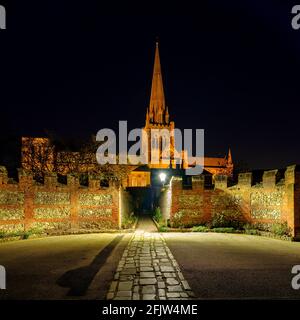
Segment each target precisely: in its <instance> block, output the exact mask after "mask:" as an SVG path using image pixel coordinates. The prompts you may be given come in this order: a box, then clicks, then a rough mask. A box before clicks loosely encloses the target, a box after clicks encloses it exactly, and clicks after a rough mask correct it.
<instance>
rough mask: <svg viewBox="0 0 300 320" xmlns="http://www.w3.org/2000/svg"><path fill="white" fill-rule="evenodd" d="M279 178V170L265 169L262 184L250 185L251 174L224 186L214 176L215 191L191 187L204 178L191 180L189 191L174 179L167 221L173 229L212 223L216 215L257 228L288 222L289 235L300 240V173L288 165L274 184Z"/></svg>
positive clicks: (177, 178) (224, 181)
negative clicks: (258, 226) (283, 174)
mask: <svg viewBox="0 0 300 320" xmlns="http://www.w3.org/2000/svg"><path fill="white" fill-rule="evenodd" d="M278 177H279V174H278V170H268V171H265V172H264V173H263V177H262V181H261V182H257V183H256V184H255V185H252V173H251V172H247V173H240V174H239V176H238V183H237V184H235V185H233V186H231V187H227V177H226V176H225V177H224V176H220V175H216V176H214V182H215V188H214V189H211V188H206V187H205V186H204V188H195V187H194V186H195V183H199V181H203V179H204V175H203V176H202V178H199V177H193V179H192V183H193V188H191V189H186V188H185V189H183V187H182V178H180V177H176V178H175V177H173V179H172V181H171V183H170V197H171V201H170V206H169V208H168V211H167V212H168V215H167V216H166V218H167V219H170V221H171V225H173V226H193V225H197V224H203V223H211V221H212V219H213V217H215V215H222V219H224V217H225V218H226V216H228V217H230V218H231V219H232V218H233V219H240V220H241V221H243V222H245V221H248V222H249V223H253V224H256V225H257V224H261V225H272V224H273V223H278V222H280V223H282V222H287V224H288V227H289V228H290V230H291V235H292V236H293V237H295V238H296V237H300V172H299V170H297V167H296V166H289V167H287V168H286V170H285V178H284V179H280V180H279V181H278V182H277V181H276V180H277V179H278ZM201 179H202V180H201ZM196 181H197V182H196ZM163 196H164V195H163ZM163 215H164V216H165V215H166V212H163Z"/></svg>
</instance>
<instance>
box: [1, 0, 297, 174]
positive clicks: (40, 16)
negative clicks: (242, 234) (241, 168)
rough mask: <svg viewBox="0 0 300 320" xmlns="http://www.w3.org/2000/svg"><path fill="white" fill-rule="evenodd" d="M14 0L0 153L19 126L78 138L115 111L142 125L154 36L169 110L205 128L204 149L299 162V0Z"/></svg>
mask: <svg viewBox="0 0 300 320" xmlns="http://www.w3.org/2000/svg"><path fill="white" fill-rule="evenodd" d="M8 2H9V3H7V4H6V10H7V30H0V62H1V69H0V108H1V111H0V112H1V113H0V115H1V125H0V133H1V139H0V141H1V152H2V158H3V154H5V153H7V152H11V150H13V148H8V145H10V144H12V143H13V141H17V140H18V139H19V137H20V136H22V135H25V136H26V135H33V136H43V135H45V133H47V132H48V133H49V132H50V133H55V134H56V135H58V136H62V137H66V138H68V139H73V140H74V141H75V140H76V141H77V140H79V139H82V138H85V137H88V136H90V135H91V134H95V133H96V132H97V131H98V130H99V129H102V128H105V127H108V128H113V129H114V128H117V125H118V121H119V120H128V121H129V127H130V128H135V127H142V126H143V125H144V122H145V112H146V108H147V106H148V103H149V97H150V86H151V78H152V67H153V60H154V50H155V40H156V37H158V38H159V42H160V55H161V63H162V72H163V79H164V86H165V95H166V101H167V105H168V106H169V112H170V117H171V120H174V121H175V125H176V127H178V128H181V129H183V128H194V129H196V128H200V129H203V128H204V129H205V152H206V155H208V156H219V155H224V154H226V153H227V150H228V147H231V149H232V154H233V160H234V161H235V162H241V163H242V162H243V163H247V164H248V165H249V166H250V167H251V168H277V167H278V168H279V167H285V166H287V165H290V164H294V163H298V164H300V149H299V140H300V94H299V92H300V79H299V75H300V30H298V31H295V30H293V29H292V27H291V19H292V14H291V8H292V6H293V5H294V4H297V1H295V2H291V3H288V1H269V0H260V1H255V0H242V1H241V0H239V1H233V0H228V1H224V0H220V1H204V0H202V1H197V2H198V3H200V4H201V5H200V6H198V7H193V6H188V4H187V2H185V1H184V2H181V5H180V6H179V5H176V4H175V2H170V3H169V4H168V6H167V5H166V2H165V1H160V4H155V2H152V3H151V6H149V7H147V6H143V7H137V6H132V5H129V4H128V3H127V2H126V1H123V2H122V3H123V4H122V6H120V5H119V4H117V3H112V2H111V5H110V7H107V6H103V1H84V2H82V3H81V5H80V6H79V5H76V4H75V3H74V2H72V1H69V2H66V1H62V0H60V1H47V0H42V1H39V3H35V4H33V3H32V2H31V1H8ZM162 2H164V3H165V5H164V7H162ZM298 2H299V3H298V4H300V1H298ZM142 3H143V1H141V2H140V5H141V4H142ZM0 4H2V5H5V1H1V0H0ZM184 4H185V6H184ZM15 139H16V140H15ZM6 159H7V155H6Z"/></svg>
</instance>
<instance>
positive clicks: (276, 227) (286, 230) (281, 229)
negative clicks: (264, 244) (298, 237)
mask: <svg viewBox="0 0 300 320" xmlns="http://www.w3.org/2000/svg"><path fill="white" fill-rule="evenodd" d="M270 231H271V232H272V233H274V234H275V235H277V236H289V235H290V234H291V228H290V227H289V226H288V224H287V222H278V223H274V224H272V225H271V228H270Z"/></svg>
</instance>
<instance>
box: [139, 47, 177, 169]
mask: <svg viewBox="0 0 300 320" xmlns="http://www.w3.org/2000/svg"><path fill="white" fill-rule="evenodd" d="M174 127H175V124H174V122H173V121H170V116H169V110H168V107H167V106H166V101H165V94H164V86H163V79H162V72H161V64H160V56H159V47H158V42H156V48H155V57H154V67H153V76H152V86H151V95H150V102H149V106H148V108H147V113H146V123H145V127H144V130H145V131H146V133H147V139H148V163H149V166H150V167H151V168H167V167H169V166H170V162H169V163H168V164H162V163H161V160H162V152H161V151H162V145H163V139H164V136H163V134H162V135H159V133H158V131H159V130H161V129H166V130H167V131H168V132H169V134H170V136H171V138H170V158H171V159H173V157H174V138H173V137H172V134H171V132H173V130H174ZM151 129H158V130H154V131H155V132H153V130H152V134H154V136H153V137H152V139H151ZM156 131H157V133H156ZM161 132H162V131H161ZM153 153H155V154H156V155H155V157H158V159H159V163H156V164H153V163H151V159H153V158H154V155H153Z"/></svg>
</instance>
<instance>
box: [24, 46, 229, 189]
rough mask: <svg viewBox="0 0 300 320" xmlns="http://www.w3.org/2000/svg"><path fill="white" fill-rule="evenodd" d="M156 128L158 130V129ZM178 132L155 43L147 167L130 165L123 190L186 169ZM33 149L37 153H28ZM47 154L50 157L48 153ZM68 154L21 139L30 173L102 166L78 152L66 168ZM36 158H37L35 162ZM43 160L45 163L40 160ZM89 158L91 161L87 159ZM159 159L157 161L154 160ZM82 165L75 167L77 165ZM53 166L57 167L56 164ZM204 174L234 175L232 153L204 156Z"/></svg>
mask: <svg viewBox="0 0 300 320" xmlns="http://www.w3.org/2000/svg"><path fill="white" fill-rule="evenodd" d="M155 129H156V130H155ZM174 129H175V123H174V121H171V118H170V114H169V109H168V106H167V105H166V100H165V94H164V86H163V79H162V71H161V63H160V55H159V46H158V43H156V48H155V57H154V67H153V76H152V86H151V95H150V102H149V105H148V108H147V110H146V121H145V126H144V127H143V132H144V134H143V137H144V139H147V140H148V141H147V146H148V152H147V157H148V159H147V160H148V161H147V162H148V165H143V166H131V165H129V166H130V168H131V169H130V170H129V173H128V175H127V178H126V179H123V182H122V184H123V186H124V187H147V186H150V185H151V172H153V170H155V171H156V170H163V169H165V170H167V169H176V168H177V167H178V163H179V160H180V163H179V166H180V168H181V169H187V168H188V167H189V164H188V154H187V152H186V151H185V150H183V151H177V150H176V148H175V141H174V135H173V131H174ZM161 130H162V131H164V132H167V133H168V134H169V135H168V137H166V139H169V140H168V143H169V146H168V150H169V154H168V161H167V162H166V161H163V160H164V159H163V155H162V145H163V139H164V136H163V135H162V134H161V133H159V132H161ZM153 131H154V132H157V136H156V137H155V136H154V139H153V137H152V136H151V133H152V132H153ZM29 150H33V151H34V152H31V151H30V152H28V151H29ZM45 153H47V155H46V154H45ZM65 154H66V153H65V152H61V151H59V152H55V146H52V147H50V141H49V139H48V138H28V137H23V138H22V168H23V169H28V170H30V169H31V168H32V164H33V161H34V166H35V167H40V168H45V171H46V172H47V171H48V172H52V171H55V170H54V168H59V171H60V173H61V172H63V173H64V174H67V173H74V171H78V172H77V173H83V172H85V173H86V172H89V171H92V170H93V168H94V167H95V166H97V165H99V164H97V162H96V161H95V160H96V159H95V155H94V154H89V155H86V156H85V157H84V163H79V162H80V161H82V159H81V158H80V157H79V156H78V153H76V152H73V153H72V154H70V155H69V156H70V157H69V158H72V162H73V163H74V166H73V167H70V166H66V165H64V162H63V161H62V160H61V159H64V158H65ZM33 155H34V159H33ZM41 159H42V160H41ZM87 159H88V160H87ZM153 159H157V161H151V160H153ZM77 162H78V163H79V165H75V163H77ZM54 163H55V164H56V165H54ZM204 173H206V174H210V175H212V176H214V175H216V174H223V175H227V176H231V175H232V174H233V161H232V156H231V151H230V149H229V151H228V154H227V155H224V157H221V158H216V157H204Z"/></svg>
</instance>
